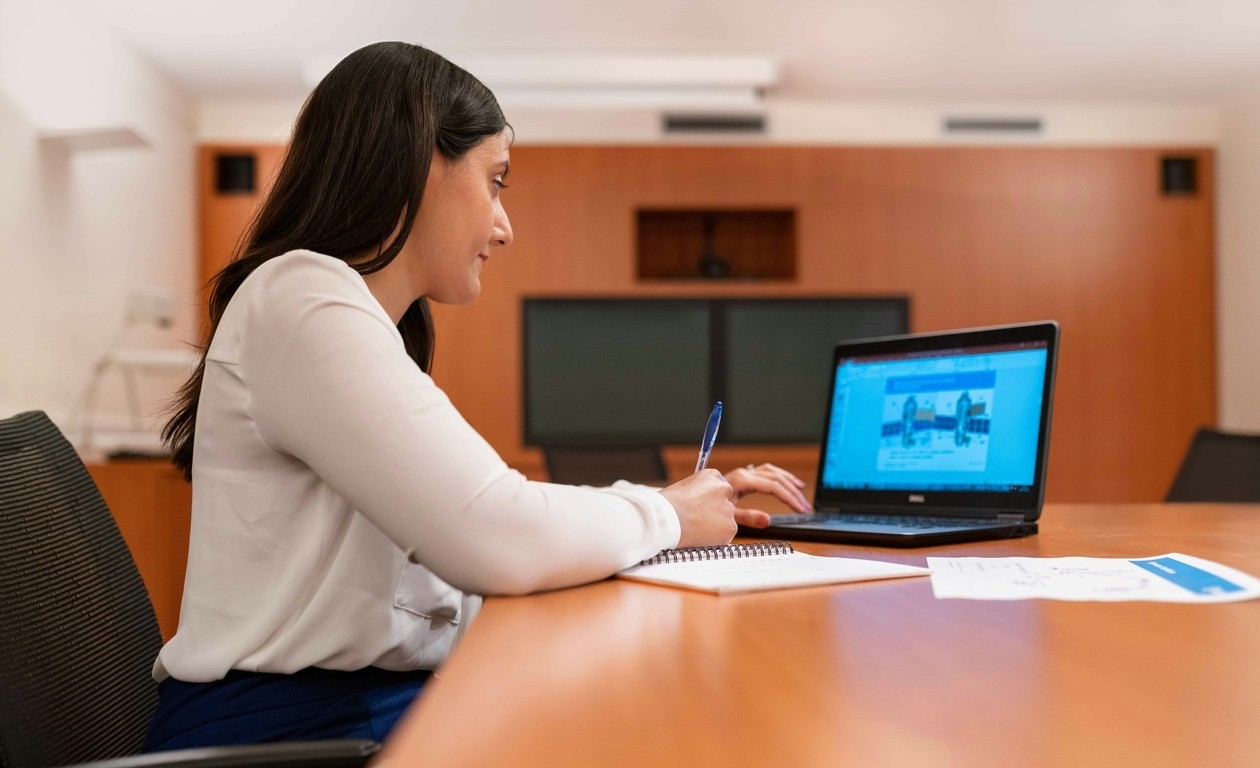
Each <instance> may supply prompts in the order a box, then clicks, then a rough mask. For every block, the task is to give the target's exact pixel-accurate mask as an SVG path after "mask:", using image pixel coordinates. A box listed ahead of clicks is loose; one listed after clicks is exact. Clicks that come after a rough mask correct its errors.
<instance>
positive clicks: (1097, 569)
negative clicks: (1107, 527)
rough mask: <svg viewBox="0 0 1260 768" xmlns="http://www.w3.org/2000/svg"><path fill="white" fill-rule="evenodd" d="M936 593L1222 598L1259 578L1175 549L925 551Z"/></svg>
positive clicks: (1245, 596) (1259, 585)
mask: <svg viewBox="0 0 1260 768" xmlns="http://www.w3.org/2000/svg"><path fill="white" fill-rule="evenodd" d="M927 561H928V568H929V569H931V572H932V591H933V592H934V593H935V594H936V596H937V598H951V597H952V598H964V599H971V600H1027V599H1029V598H1036V597H1042V598H1047V599H1050V600H1101V601H1120V600H1149V601H1155V602H1166V603H1226V602H1233V601H1236V600H1250V599H1252V598H1256V597H1260V580H1257V579H1255V578H1253V577H1251V576H1248V575H1247V574H1245V573H1242V572H1241V571H1236V570H1234V569H1233V568H1229V567H1227V566H1224V565H1221V564H1219V563H1213V562H1210V561H1208V560H1201V559H1200V558H1197V557H1191V556H1190V555H1182V554H1177V553H1172V554H1167V555H1160V556H1158V557H1144V558H1139V559H1133V560H1130V559H1124V558H1102V557H929V558H928V559H927Z"/></svg>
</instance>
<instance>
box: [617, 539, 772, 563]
mask: <svg viewBox="0 0 1260 768" xmlns="http://www.w3.org/2000/svg"><path fill="white" fill-rule="evenodd" d="M793 551H795V550H793V549H792V545H791V544H789V543H788V542H786V541H766V542H761V543H757V544H723V545H721V546H718V547H683V548H682V549H666V550H664V551H662V552H660V553H659V554H657V555H655V556H653V557H649V558H648V559H647V560H644V561H642V562H640V563H639V565H660V564H662V563H689V562H693V561H696V560H729V559H731V558H736V557H764V556H766V555H789V554H791V553H792V552H793Z"/></svg>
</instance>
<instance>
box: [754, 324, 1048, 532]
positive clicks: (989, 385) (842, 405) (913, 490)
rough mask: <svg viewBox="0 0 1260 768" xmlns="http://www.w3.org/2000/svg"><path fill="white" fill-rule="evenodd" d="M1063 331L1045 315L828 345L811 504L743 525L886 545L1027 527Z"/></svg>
mask: <svg viewBox="0 0 1260 768" xmlns="http://www.w3.org/2000/svg"><path fill="white" fill-rule="evenodd" d="M1058 340H1059V326H1058V324H1056V323H1054V322H1041V323H1028V324H1022V325H1007V326H999V327H992V328H977V329H969V330H961V331H949V332H945V333H927V334H911V335H905V336H888V337H884V338H878V339H865V340H859V341H853V342H848V343H844V344H841V345H839V346H837V347H836V349H835V353H834V357H833V359H832V365H831V387H830V389H829V390H828V391H829V398H828V404H827V418H826V421H825V422H824V428H823V436H822V443H821V446H820V456H819V461H818V481H817V484H816V485H815V486H814V487H815V491H814V510H815V511H814V512H811V513H808V514H784V515H773V516H771V521H772V522H771V525H770V527H769V528H741V531H740V532H741V533H742V534H745V535H748V536H757V537H767V536H769V537H775V538H783V539H803V540H812V541H828V542H841V543H854V544H875V545H882V546H892V547H919V546H928V545H934V544H947V543H953V542H960V541H978V540H982V539H998V538H1009V537H1017V536H1027V535H1029V534H1033V533H1036V532H1037V519H1038V518H1039V517H1040V516H1041V506H1042V501H1043V500H1044V498H1045V487H1046V486H1045V483H1046V459H1047V452H1048V448H1049V443H1050V410H1051V405H1052V403H1053V400H1054V376H1055V364H1056V360H1057V355H1058Z"/></svg>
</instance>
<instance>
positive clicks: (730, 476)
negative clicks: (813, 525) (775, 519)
mask: <svg viewBox="0 0 1260 768" xmlns="http://www.w3.org/2000/svg"><path fill="white" fill-rule="evenodd" d="M726 482H728V483H730V484H731V487H732V488H734V489H735V494H736V496H739V497H743V496H747V495H748V494H750V493H768V494H770V495H771V496H774V497H775V498H777V499H778V500H779V501H782V502H783V503H784V504H787V505H788V506H789V507H791V508H792V510H793V511H795V512H808V511H810V504H809V499H807V498H805V494H804V493H801V489H802V488H804V487H805V481H804V480H801V479H800V478H799V477H797V476H796V475H794V474H792V473H791V472H788V471H787V470H786V469H782V468H781V467H776V466H775V465H773V464H758V465H756V466H754V465H752V464H749V465H748V466H746V467H740V468H739V469H733V470H731V471H730V472H727V473H726ZM735 521H736V522H737V523H739V524H740V525H746V526H748V527H750V528H765V527H766V526H767V525H770V515H769V513H767V512H763V511H762V510H760V509H745V508H744V507H736V508H735Z"/></svg>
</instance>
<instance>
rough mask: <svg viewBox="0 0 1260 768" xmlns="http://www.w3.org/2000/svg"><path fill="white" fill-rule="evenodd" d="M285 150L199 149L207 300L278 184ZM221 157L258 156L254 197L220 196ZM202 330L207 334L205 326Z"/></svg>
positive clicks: (201, 254)
mask: <svg viewBox="0 0 1260 768" xmlns="http://www.w3.org/2000/svg"><path fill="white" fill-rule="evenodd" d="M284 149H285V148H284V147H283V146H276V145H263V146H252V145H243V144H215V145H211V146H203V147H201V148H200V149H199V151H198V153H197V209H198V227H197V236H198V245H199V262H200V263H199V267H200V269H199V270H198V273H197V274H198V277H199V278H200V286H199V287H200V288H201V289H202V291H203V296H204V295H205V293H204V288H205V286H206V285H208V284H209V282H210V280H211V279H212V278H213V277H214V276H215V275H217V274H218V273H219V270H220V269H222V268H223V266H224V265H225V264H227V262H228V260H229V259H230V258H231V257H232V256H233V255H234V254H235V253H236V249H237V247H238V245H239V244H240V240H241V238H242V236H243V235H244V233H245V229H246V228H247V227H248V225H249V224H250V223H251V222H252V221H253V218H254V214H255V213H256V211H257V207H258V204H259V203H260V202H261V201H262V200H263V197H264V196H265V195H266V194H267V192H268V191H269V190H270V189H271V184H272V182H273V181H275V176H276V173H278V172H279V170H280V163H281V162H282V161H283V159H284ZM221 153H240V154H248V153H252V154H253V155H254V179H255V182H256V184H257V188H256V190H255V191H254V193H253V194H246V193H240V192H233V193H228V194H220V193H218V192H216V191H215V157H216V156H217V155H219V154H221ZM203 303H204V298H203ZM203 320H204V312H203ZM202 330H203V333H204V330H205V325H204V322H203V328H202Z"/></svg>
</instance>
